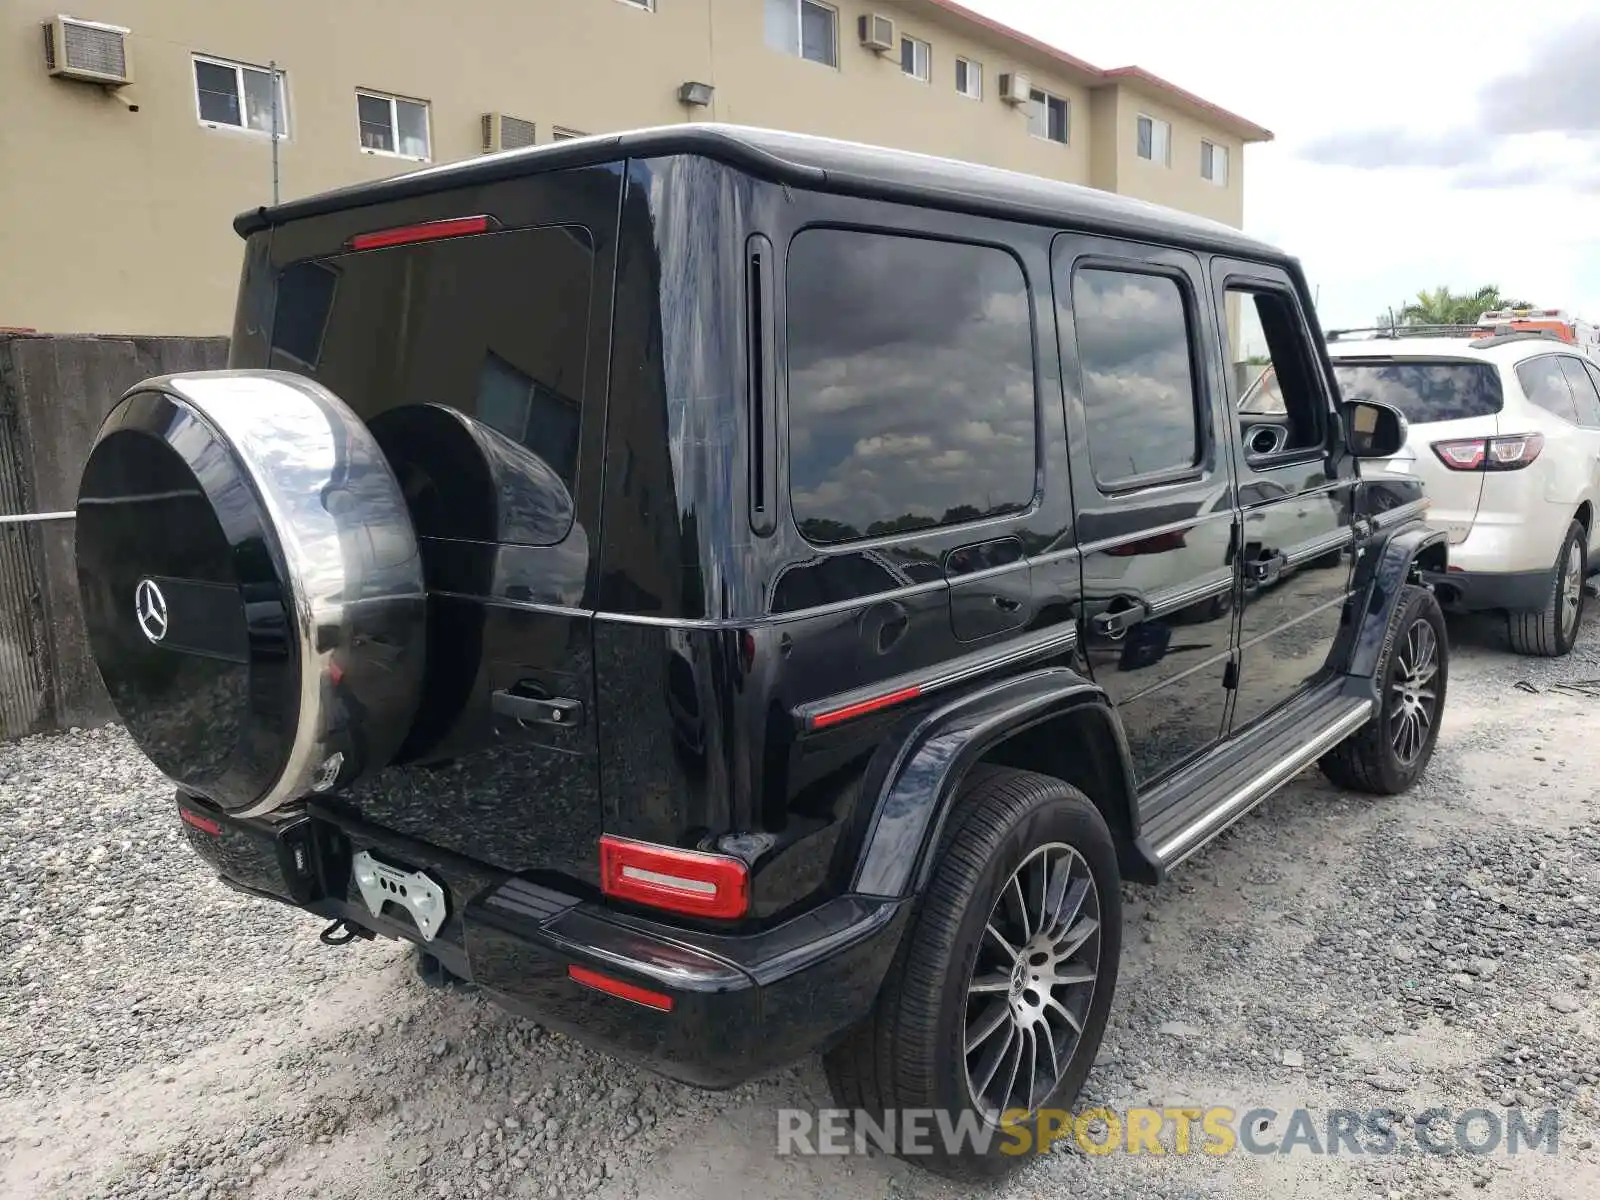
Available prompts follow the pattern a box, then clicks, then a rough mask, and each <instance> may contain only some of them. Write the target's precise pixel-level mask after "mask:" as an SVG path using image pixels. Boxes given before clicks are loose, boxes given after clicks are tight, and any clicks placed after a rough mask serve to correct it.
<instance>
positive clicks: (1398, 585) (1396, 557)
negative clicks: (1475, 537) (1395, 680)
mask: <svg viewBox="0 0 1600 1200" xmlns="http://www.w3.org/2000/svg"><path fill="white" fill-rule="evenodd" d="M1448 545H1449V541H1448V539H1447V538H1446V536H1445V534H1444V531H1443V530H1440V529H1430V528H1428V527H1427V526H1426V525H1423V524H1422V523H1420V522H1418V523H1416V524H1413V525H1408V526H1405V527H1404V528H1401V529H1398V530H1396V531H1395V532H1394V533H1392V534H1390V535H1389V537H1388V538H1387V539H1385V540H1384V541H1383V542H1382V543H1380V544H1379V545H1378V546H1377V547H1376V548H1375V549H1376V554H1375V558H1376V562H1375V564H1374V565H1373V567H1372V568H1371V580H1370V582H1369V583H1368V584H1367V588H1366V593H1365V595H1366V598H1365V601H1364V602H1363V603H1362V605H1361V608H1360V610H1359V617H1360V622H1361V623H1360V627H1359V628H1358V629H1357V631H1356V641H1355V646H1354V648H1353V649H1352V651H1351V654H1350V668H1349V673H1350V674H1351V675H1356V676H1365V677H1370V676H1372V675H1373V673H1374V672H1376V671H1377V669H1378V663H1379V662H1380V661H1381V660H1382V658H1383V650H1384V643H1385V642H1386V641H1387V640H1388V636H1389V622H1390V620H1391V618H1393V616H1394V611H1395V608H1396V607H1397V606H1398V605H1399V603H1400V595H1401V592H1402V591H1403V590H1404V588H1405V585H1406V583H1407V581H1408V580H1409V579H1410V578H1411V570H1412V564H1413V563H1415V562H1416V560H1417V558H1418V557H1419V556H1420V555H1421V554H1423V553H1424V552H1425V551H1427V550H1429V549H1430V548H1431V547H1434V546H1443V547H1448ZM1446 553H1447V554H1448V550H1446Z"/></svg>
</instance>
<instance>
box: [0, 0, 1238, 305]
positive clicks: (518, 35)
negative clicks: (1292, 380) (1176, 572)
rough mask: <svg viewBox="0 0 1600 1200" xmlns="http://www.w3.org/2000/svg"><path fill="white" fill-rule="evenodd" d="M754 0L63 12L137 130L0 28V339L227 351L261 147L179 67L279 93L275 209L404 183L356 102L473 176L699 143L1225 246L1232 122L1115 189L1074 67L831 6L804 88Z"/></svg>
mask: <svg viewBox="0 0 1600 1200" xmlns="http://www.w3.org/2000/svg"><path fill="white" fill-rule="evenodd" d="M765 2H766V0H660V2H659V3H657V4H656V5H655V11H649V10H647V9H646V8H642V7H640V6H638V5H636V4H631V3H625V2H623V0H519V2H518V3H514V4H512V3H503V2H496V3H492V2H490V0H458V2H457V3H455V4H451V5H448V6H441V5H439V4H437V3H436V2H434V0H339V2H338V3H328V2H327V0H278V2H277V3H274V4H270V5H248V4H232V3H217V2H216V0H84V3H83V4H80V5H77V6H75V7H74V8H73V14H74V15H75V16H79V17H82V18H85V19H92V20H96V21H104V22H110V23H114V24H119V25H123V26H127V27H129V28H130V29H131V30H132V34H131V36H130V38H129V49H130V57H131V60H132V66H133V71H134V78H135V81H134V83H133V84H132V85H131V86H129V87H127V88H125V89H123V90H122V92H121V95H122V96H124V97H125V98H126V99H127V100H129V101H132V102H134V103H137V104H138V106H139V111H138V112H136V113H135V112H129V111H128V110H127V108H126V107H125V106H124V105H123V104H121V103H119V102H118V101H117V100H116V99H114V98H113V97H112V96H110V95H108V94H107V93H106V92H105V91H104V90H103V89H101V88H99V87H98V86H94V85H89V84H83V83H75V82H69V81H64V80H59V79H52V78H50V77H49V76H48V75H47V74H46V73H45V70H44V66H43V50H42V45H43V40H42V34H41V26H40V22H41V20H43V19H44V18H47V17H49V16H51V15H53V14H54V13H55V12H56V11H57V9H56V8H55V7H45V6H41V5H39V4H34V3H27V2H24V3H7V4H0V111H4V112H6V113H8V114H12V116H13V118H14V119H8V120H6V121H4V122H0V263H4V264H5V269H4V271H0V328H3V327H6V326H12V327H24V328H34V329H40V330H45V331H55V332H74V331H93V332H102V333H166V334H220V333H224V332H226V331H227V330H228V328H229V324H230V319H231V314H232V311H233V299H234V289H235V286H236V283H237V277H238V269H239V262H240V252H241V247H240V243H239V240H238V239H237V237H235V235H234V234H233V232H232V229H231V228H230V225H229V222H230V221H231V219H232V218H233V216H234V215H235V214H236V213H238V212H241V211H243V210H245V209H248V208H252V207H255V206H257V205H261V204H266V203H270V202H271V201H272V198H273V169H272V144H273V142H272V138H271V137H270V136H269V135H268V134H266V133H255V132H247V131H244V130H239V129H235V128H229V127H221V128H216V127H210V126H206V125H203V124H202V123H201V121H200V119H199V115H198V109H197V106H196V96H195V82H194V70H193V55H195V54H203V55H208V56H214V57H216V58H220V59H227V60H232V61H235V62H240V63H244V64H248V65H254V66H261V67H265V66H266V65H267V64H268V63H269V62H275V63H276V64H277V66H278V68H279V69H280V70H282V71H283V72H284V81H285V90H286V110H287V112H286V119H287V128H288V135H287V137H286V138H284V139H282V140H281V141H280V142H279V143H278V148H279V178H280V194H281V196H282V198H284V199H290V198H293V197H296V196H303V195H307V194H309V193H313V192H319V191H324V190H326V189H328V188H332V187H336V186H340V185H343V184H348V183H352V182H356V181H360V180H366V179H373V178H377V177H380V176H384V175H391V174H395V173H398V172H401V171H404V170H408V169H411V168H412V167H414V166H415V165H416V164H415V163H414V162H413V161H411V160H407V159H402V158H399V157H396V156H393V155H383V154H376V153H372V152H368V151H365V150H363V149H362V147H361V145H360V142H359V138H358V123H357V116H356V89H357V88H364V89H375V90H379V91H383V92H388V93H392V94H395V95H399V96H403V97H410V98H414V99H417V100H422V101H426V102H427V103H428V104H429V106H430V120H431V132H432V159H433V161H436V162H445V161H450V160H456V159H462V158H467V157H470V156H472V155H474V154H477V153H479V152H480V146H481V142H480V117H481V115H482V114H483V113H486V112H495V111H498V112H505V113H509V114H511V115H514V116H519V117H522V118H525V119H527V120H531V121H533V122H535V123H536V125H537V140H538V141H539V142H541V143H542V142H548V141H550V140H551V139H552V136H553V131H554V129H555V128H556V127H557V126H565V127H568V128H571V129H576V130H580V131H583V132H588V133H601V132H607V131H616V130H620V129H628V128H638V127H640V126H645V125H659V124H669V123H673V122H681V121H687V120H721V121H734V122H741V123H749V124H757V125H767V126H775V127H778V128H786V129H794V130H800V131H804V132H811V133H819V134H828V135H831V136H836V137H846V138H852V139H856V140H864V141H869V142H877V143H881V144H885V145H891V146H898V147H902V148H906V149H911V150H919V151H924V152H930V153H937V154H942V155H947V156H953V157H957V158H966V159H970V160H973V161H978V162H984V163H989V164H992V165H995V166H1000V167H1006V168H1009V169H1013V170H1018V171H1025V172H1029V173H1031V174H1037V175H1044V176H1048V177H1053V178H1057V179H1063V180H1068V181H1072V182H1079V183H1091V182H1092V183H1095V184H1096V185H1098V186H1102V187H1115V188H1117V189H1118V190H1131V191H1133V193H1134V194H1136V195H1140V196H1146V197H1147V198H1151V199H1159V200H1161V201H1162V202H1163V203H1168V204H1173V205H1176V206H1178V207H1180V208H1187V209H1190V210H1192V211H1196V212H1203V213H1206V214H1207V215H1215V216H1221V217H1222V219H1224V220H1229V221H1230V222H1231V223H1233V224H1238V223H1239V220H1240V217H1241V215H1242V212H1243V171H1242V163H1241V162H1240V157H1241V156H1240V155H1239V153H1238V152H1237V151H1238V137H1239V134H1227V133H1225V132H1223V127H1224V126H1228V127H1231V128H1235V129H1239V130H1242V131H1244V132H1245V133H1246V134H1248V132H1249V130H1250V129H1253V127H1251V126H1249V124H1248V122H1243V121H1241V120H1240V119H1238V118H1233V119H1232V121H1231V123H1230V121H1229V120H1227V119H1224V118H1225V116H1226V115H1225V114H1223V115H1220V116H1212V115H1208V113H1207V110H1205V109H1204V108H1203V107H1201V105H1200V104H1199V103H1198V102H1196V103H1188V102H1186V101H1183V100H1181V98H1180V97H1178V96H1177V95H1176V94H1174V95H1170V96H1168V100H1167V104H1166V107H1165V108H1163V109H1162V111H1163V112H1166V111H1167V110H1168V109H1170V110H1171V114H1172V115H1171V119H1172V121H1173V137H1174V155H1173V167H1172V169H1171V170H1170V171H1169V172H1168V173H1167V176H1166V177H1161V178H1154V177H1152V178H1142V177H1141V176H1140V172H1138V171H1135V170H1132V169H1131V168H1130V167H1129V166H1128V163H1129V161H1130V160H1131V159H1132V156H1133V137H1134V134H1133V129H1132V125H1131V124H1130V122H1131V121H1132V119H1133V117H1132V113H1133V110H1134V108H1135V107H1137V106H1136V105H1135V104H1133V103H1130V102H1128V101H1126V100H1124V99H1123V98H1122V96H1121V93H1123V92H1125V91H1127V90H1128V86H1129V85H1127V84H1125V83H1123V82H1121V81H1120V80H1118V81H1109V80H1110V77H1109V75H1108V74H1107V73H1105V72H1101V71H1099V69H1098V68H1095V67H1092V66H1090V65H1089V64H1087V63H1079V62H1076V60H1072V59H1070V58H1068V57H1066V56H1064V55H1062V54H1060V53H1059V52H1056V51H1052V50H1049V48H1047V47H1043V46H1040V45H1039V44H1037V43H1031V42H1029V41H1028V40H1027V39H1023V38H1021V37H1019V36H1017V35H1015V34H1013V33H1011V32H1010V31H1007V30H1005V29H1004V28H1003V27H999V26H996V25H994V24H993V23H992V22H986V21H983V20H981V19H979V18H976V17H974V16H973V15H972V14H970V13H964V12H962V11H961V10H958V9H952V7H951V6H950V5H949V4H948V3H947V2H946V0H874V2H872V3H870V4H867V3H841V4H838V5H837V6H836V7H837V13H838V29H839V37H838V43H839V45H838V65H837V66H836V67H832V66H823V65H819V64H817V63H814V62H810V61H806V60H804V59H802V58H799V57H797V56H794V55H792V54H787V53H784V52H781V51H779V50H776V49H773V48H772V47H770V46H768V44H767V40H766V34H765V23H764V13H765ZM869 9H870V10H871V11H874V12H880V13H884V14H886V15H889V16H893V17H895V18H896V19H897V21H898V23H899V27H900V31H901V32H902V33H905V34H910V35H912V36H915V37H918V38H920V39H922V40H923V41H926V42H928V43H930V45H931V46H932V57H931V70H930V79H929V81H928V82H926V83H923V82H919V81H916V80H913V79H911V78H909V77H908V76H906V75H904V74H902V72H901V70H900V65H899V58H898V55H896V54H889V55H878V54H874V53H872V52H870V51H868V50H866V49H864V48H863V47H862V46H861V45H860V44H859V39H858V37H857V33H856V22H857V18H858V17H859V16H861V15H862V14H863V13H865V12H867V11H869ZM958 55H960V56H962V57H965V58H968V59H970V60H973V61H975V62H978V63H981V64H982V67H983V96H982V98H981V99H979V100H970V99H967V98H966V97H963V96H961V95H959V94H957V92H956V90H955V59H956V57H957V56H958ZM1018 70H1021V71H1023V72H1025V73H1027V74H1028V75H1029V76H1030V77H1031V79H1032V81H1033V83H1034V85H1035V86H1036V87H1039V88H1043V89H1045V90H1048V91H1051V92H1054V93H1056V94H1058V95H1061V96H1064V97H1065V98H1067V99H1068V100H1069V101H1071V105H1072V112H1071V137H1070V142H1069V144H1068V145H1064V146H1063V145H1060V144H1058V143H1056V142H1052V141H1047V140H1044V139H1040V138H1036V137H1031V136H1029V133H1028V129H1027V118H1026V115H1025V113H1024V112H1023V111H1022V110H1021V109H1019V108H1016V107H1012V106H1010V105H1007V104H1004V103H1002V102H1001V100H1000V88H999V81H1000V76H1001V74H1003V73H1006V72H1012V71H1018ZM689 80H696V81H700V82H705V83H710V84H712V85H713V86H714V87H715V89H716V90H715V99H714V102H713V103H712V104H711V106H710V107H709V108H688V107H685V106H683V105H681V104H679V103H678V101H677V99H676V94H677V90H678V87H679V85H680V84H681V83H683V82H685V81H689ZM1158 90H1159V89H1158ZM1139 103H1141V104H1142V103H1144V101H1143V100H1142V99H1141V100H1140V101H1139ZM1152 103H1153V101H1152ZM1107 112H1111V113H1112V114H1113V116H1112V118H1111V119H1109V120H1108V119H1107V118H1106V117H1105V115H1104V114H1105V113H1107ZM22 114H25V119H24V118H23V116H22ZM1212 125H1216V126H1217V128H1216V129H1214V130H1212V129H1211V126H1212ZM1206 130H1209V131H1210V132H1211V133H1212V134H1213V135H1214V136H1215V137H1217V138H1219V139H1224V140H1226V141H1227V143H1228V145H1229V146H1230V150H1232V151H1233V161H1232V164H1231V166H1232V172H1231V177H1230V179H1229V183H1228V187H1227V188H1225V189H1218V188H1215V187H1214V186H1213V185H1211V184H1208V183H1205V181H1203V180H1201V179H1200V178H1199V167H1198V162H1199V149H1198V139H1199V136H1200V135H1201V133H1202V132H1203V131H1206ZM1257 132H1259V133H1264V131H1257ZM1102 137H1110V138H1111V139H1112V142H1113V143H1114V144H1112V145H1109V146H1108V145H1106V144H1104V143H1103V141H1100V140H1097V139H1101V138H1102ZM1191 142H1192V143H1193V145H1192V146H1191V144H1190V143H1191ZM1093 164H1100V166H1098V167H1095V166H1093ZM1113 168H1114V169H1113ZM1124 177H1127V178H1126V179H1125V178H1124Z"/></svg>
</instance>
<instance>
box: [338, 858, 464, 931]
mask: <svg viewBox="0 0 1600 1200" xmlns="http://www.w3.org/2000/svg"><path fill="white" fill-rule="evenodd" d="M350 874H351V875H352V876H353V877H354V878H355V883H356V889H357V890H358V891H359V892H360V893H361V899H362V900H363V901H365V902H366V905H367V909H368V911H369V912H371V913H372V915H373V916H375V917H381V916H383V915H384V911H383V910H384V906H385V905H388V904H393V905H395V906H396V907H398V908H400V909H403V910H404V911H405V912H406V913H407V915H409V916H410V917H411V920H412V921H413V922H415V924H416V926H417V932H418V933H420V934H421V935H422V940H423V941H425V942H431V941H433V939H434V935H435V934H437V933H438V932H439V927H440V926H441V925H443V924H444V918H445V914H446V911H447V910H446V906H445V898H444V888H442V887H440V886H439V885H438V884H437V883H435V882H434V881H433V880H432V879H429V878H428V877H427V876H426V875H424V874H423V873H422V872H421V871H404V870H401V869H400V868H399V867H391V866H390V865H389V864H388V863H386V862H380V861H378V860H377V859H376V858H374V857H372V853H371V852H370V851H368V850H363V851H361V853H359V854H357V855H356V856H355V857H354V858H353V859H351V861H350Z"/></svg>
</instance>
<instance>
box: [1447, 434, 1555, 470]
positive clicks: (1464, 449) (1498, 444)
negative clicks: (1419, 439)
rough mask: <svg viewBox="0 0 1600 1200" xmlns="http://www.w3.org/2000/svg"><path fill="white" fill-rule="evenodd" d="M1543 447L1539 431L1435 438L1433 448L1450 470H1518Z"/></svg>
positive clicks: (1536, 455)
mask: <svg viewBox="0 0 1600 1200" xmlns="http://www.w3.org/2000/svg"><path fill="white" fill-rule="evenodd" d="M1543 449H1544V434H1542V433H1512V434H1504V435H1502V436H1500V437H1491V438H1453V439H1452V440H1450V441H1447V442H1434V443H1433V452H1434V454H1435V455H1437V456H1438V459H1439V461H1440V462H1442V463H1443V464H1444V465H1445V466H1447V467H1449V468H1450V469H1451V470H1452V471H1520V470H1522V468H1523V467H1525V466H1527V465H1528V464H1529V463H1531V462H1532V461H1533V460H1534V459H1536V458H1538V457H1539V452H1540V451H1541V450H1543Z"/></svg>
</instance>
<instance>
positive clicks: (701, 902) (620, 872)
mask: <svg viewBox="0 0 1600 1200" xmlns="http://www.w3.org/2000/svg"><path fill="white" fill-rule="evenodd" d="M600 890H601V891H602V892H604V893H605V894H606V895H607V896H611V897H613V898H614V899H617V900H631V901H632V902H633V903H635V904H645V905H648V906H649V907H651V908H659V909H664V910H666V911H667V912H675V913H682V914H684V915H685V916H690V917H715V918H720V919H723V920H726V919H729V918H732V917H742V916H744V915H745V913H746V911H748V910H749V907H750V868H749V867H747V866H745V864H744V863H743V862H742V861H740V860H739V859H737V858H733V857H732V856H730V855H727V854H706V853H703V852H701V851H698V850H679V849H678V848H676V847H674V846H658V845H654V844H652V843H650V842H635V841H631V840H629V839H628V838H619V837H612V836H610V835H609V834H608V835H606V836H604V837H602V838H601V839H600Z"/></svg>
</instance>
